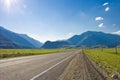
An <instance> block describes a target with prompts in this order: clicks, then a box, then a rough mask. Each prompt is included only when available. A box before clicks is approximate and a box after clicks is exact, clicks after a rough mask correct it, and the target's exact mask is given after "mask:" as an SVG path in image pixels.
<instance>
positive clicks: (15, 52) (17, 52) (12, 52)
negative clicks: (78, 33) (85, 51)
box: [0, 49, 73, 59]
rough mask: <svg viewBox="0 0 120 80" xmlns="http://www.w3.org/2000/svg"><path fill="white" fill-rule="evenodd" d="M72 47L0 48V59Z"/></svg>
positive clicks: (48, 52) (59, 50)
mask: <svg viewBox="0 0 120 80" xmlns="http://www.w3.org/2000/svg"><path fill="white" fill-rule="evenodd" d="M71 50H73V49H0V59H3V58H13V57H21V56H30V55H41V54H50V53H58V52H66V51H71Z"/></svg>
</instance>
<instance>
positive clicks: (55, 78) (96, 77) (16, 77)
mask: <svg viewBox="0 0 120 80" xmlns="http://www.w3.org/2000/svg"><path fill="white" fill-rule="evenodd" d="M64 74H65V75H64ZM61 76H62V77H61ZM0 80H111V79H107V78H105V77H104V76H103V74H101V73H100V72H99V71H98V69H97V68H96V67H95V66H94V65H93V64H92V63H91V61H90V60H89V59H88V57H87V56H86V55H85V54H84V53H83V52H82V51H80V50H78V51H74V52H63V53H54V54H45V55H37V56H31V57H22V58H14V59H5V60H0Z"/></svg>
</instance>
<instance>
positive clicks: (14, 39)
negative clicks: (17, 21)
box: [0, 26, 42, 48]
mask: <svg viewBox="0 0 120 80" xmlns="http://www.w3.org/2000/svg"><path fill="white" fill-rule="evenodd" d="M41 46H42V43H41V42H39V41H37V40H35V39H33V38H31V37H29V36H27V35H25V34H18V33H15V32H12V31H9V30H7V29H5V28H3V27H1V26H0V48H40V47H41Z"/></svg>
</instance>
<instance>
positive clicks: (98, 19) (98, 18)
mask: <svg viewBox="0 0 120 80" xmlns="http://www.w3.org/2000/svg"><path fill="white" fill-rule="evenodd" d="M95 20H96V21H102V20H104V18H103V17H96V18H95Z"/></svg>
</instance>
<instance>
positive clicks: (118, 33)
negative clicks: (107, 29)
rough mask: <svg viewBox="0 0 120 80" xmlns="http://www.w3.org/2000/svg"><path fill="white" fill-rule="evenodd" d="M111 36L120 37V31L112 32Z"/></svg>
mask: <svg viewBox="0 0 120 80" xmlns="http://www.w3.org/2000/svg"><path fill="white" fill-rule="evenodd" d="M112 34H117V35H120V30H118V31H116V32H112Z"/></svg>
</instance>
